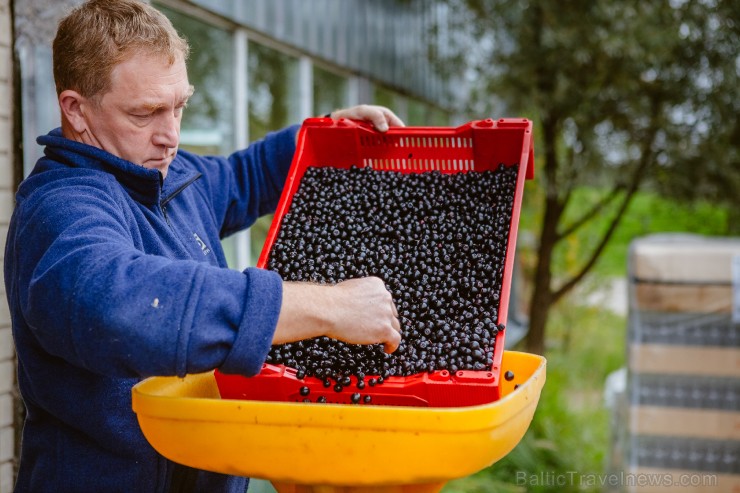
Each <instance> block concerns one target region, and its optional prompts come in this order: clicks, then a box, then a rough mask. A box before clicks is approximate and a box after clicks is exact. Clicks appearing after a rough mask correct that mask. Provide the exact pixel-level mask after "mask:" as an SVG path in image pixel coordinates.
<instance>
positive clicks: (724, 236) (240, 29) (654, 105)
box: [0, 0, 740, 493]
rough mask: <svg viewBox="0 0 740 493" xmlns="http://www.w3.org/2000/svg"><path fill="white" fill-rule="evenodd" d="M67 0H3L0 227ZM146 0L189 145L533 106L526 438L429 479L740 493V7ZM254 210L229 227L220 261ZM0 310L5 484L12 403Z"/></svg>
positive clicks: (260, 228)
mask: <svg viewBox="0 0 740 493" xmlns="http://www.w3.org/2000/svg"><path fill="white" fill-rule="evenodd" d="M78 3H79V2H78V1H77V0H57V1H52V0H15V1H9V0H0V229H1V231H0V232H3V231H7V223H8V220H9V217H10V214H11V213H12V207H13V193H14V191H15V188H16V187H17V184H18V183H19V182H20V180H21V179H22V178H23V177H24V176H25V175H26V174H27V173H28V172H29V171H30V169H31V168H32V167H33V165H34V163H35V161H36V160H37V159H38V157H39V156H40V153H41V149H40V148H39V147H38V146H37V145H36V144H35V139H36V137H37V136H38V135H40V134H43V133H46V132H48V131H49V130H50V129H52V128H54V127H57V126H58V125H59V114H58V108H57V103H56V95H55V90H54V84H53V78H52V75H51V48H50V46H51V40H52V39H53V36H54V33H55V30H56V24H57V22H58V20H59V19H60V17H61V16H62V15H63V14H64V13H65V12H66V11H67V9H68V8H70V7H71V6H74V5H76V4H78ZM151 3H152V4H153V5H154V6H155V7H156V8H158V9H160V10H161V11H162V12H164V13H165V14H166V15H167V16H168V17H169V18H170V19H171V20H172V22H173V24H174V25H175V27H176V28H177V29H178V31H179V32H181V33H182V34H183V35H184V36H185V37H186V38H188V40H189V41H190V44H191V49H192V51H191V58H190V60H189V64H188V69H189V76H190V79H191V83H193V84H194V85H195V87H196V92H195V95H194V96H193V98H192V100H191V102H190V104H189V106H188V109H187V111H186V112H185V116H184V119H183V124H182V135H181V137H182V146H183V147H184V148H187V149H189V150H194V151H196V152H200V153H206V154H207V153H218V154H225V153H229V152H232V151H234V150H236V149H239V148H242V147H245V146H246V145H248V144H249V143H250V142H252V141H254V140H257V139H259V138H261V137H263V136H264V135H265V134H266V133H267V132H269V131H271V130H277V129H279V128H282V127H284V126H286V125H288V124H291V123H296V122H300V121H301V120H302V119H304V118H307V117H310V116H317V115H322V114H325V113H328V112H330V111H332V110H333V109H337V108H340V107H346V106H350V105H354V104H359V103H375V104H383V105H386V106H388V107H390V108H392V109H393V110H394V111H395V112H396V113H397V114H398V115H399V116H400V117H401V118H402V119H403V120H404V121H405V122H406V124H407V125H418V126H456V125H460V124H463V123H465V122H467V121H470V120H478V119H484V118H494V119H495V118H500V117H525V118H529V119H531V120H532V121H533V122H534V126H535V132H534V134H535V169H536V171H535V180H533V181H531V182H528V183H527V185H526V189H525V193H524V201H523V209H522V214H521V222H520V224H519V244H518V248H517V250H518V251H517V268H516V272H515V281H514V285H513V287H512V290H513V292H512V300H511V303H512V306H511V307H510V310H509V312H510V315H509V318H510V324H511V329H512V330H511V331H510V332H508V337H507V348H508V349H521V350H525V351H529V352H535V353H538V354H544V355H545V356H546V357H547V358H548V377H547V384H546V386H545V389H544V391H543V395H542V398H541V401H540V405H539V407H538V410H537V413H536V415H535V418H534V421H533V423H532V426H531V427H530V430H529V432H528V433H527V435H526V436H525V438H524V440H523V441H522V443H520V445H519V446H518V447H517V448H516V449H515V450H514V451H513V452H512V453H511V454H510V455H509V456H507V457H506V458H505V459H503V460H502V461H501V462H499V463H497V464H495V465H494V466H493V467H491V468H489V469H486V470H483V471H481V472H480V473H478V474H476V475H474V476H471V477H469V478H464V479H460V480H458V481H454V482H452V483H450V484H448V486H447V487H446V488H445V490H444V491H445V492H449V493H452V492H455V493H462V492H493V491H503V492H508V491H511V492H514V491H517V492H519V491H522V492H523V491H594V492H596V491H683V492H693V491H696V492H699V491H727V492H730V491H735V492H737V491H740V459H739V458H738V457H739V454H740V405H739V404H738V402H739V401H738V394H739V393H740V336H739V333H740V325H739V324H740V159H739V154H738V144H739V143H740V128H739V127H738V113H739V112H740V98H738V74H739V73H740V2H736V1H735V2H733V1H730V0H703V1H698V0H695V1H692V0H670V1H669V0H654V1H653V0H651V1H634V2H618V1H614V0H589V1H582V0H576V1H571V2H546V1H536V0H532V1H521V2H504V1H497V0H477V1H476V0H469V1H465V0H372V1H369V0H364V1H363V0H189V1H186V0H162V1H152V2H151ZM269 222H270V218H269V217H268V218H264V219H263V220H261V221H260V222H258V223H257V224H256V225H255V226H254V227H253V228H252V229H251V230H250V231H249V232H246V233H243V234H239V235H235V236H234V237H231V238H227V239H225V240H224V246H225V249H226V251H227V256H228V258H229V263H230V266H231V267H233V268H236V269H243V268H244V267H246V266H249V265H254V263H255V262H256V259H257V257H258V255H259V252H260V250H261V247H262V243H263V241H264V237H265V234H266V231H267V227H268V226H269ZM2 238H3V239H4V238H5V234H4V233H3V234H2ZM733 266H735V267H734V270H733ZM2 299H3V300H4V299H5V297H4V296H3V297H2ZM2 304H3V307H2V310H0V440H1V443H0V492H9V491H11V490H12V484H13V478H14V471H15V467H16V463H15V457H17V447H18V439H19V434H20V427H21V426H22V420H23V409H22V404H21V403H20V400H19V398H18V395H17V391H16V389H15V363H14V355H13V349H12V337H11V334H10V326H9V315H8V309H7V306H6V305H5V303H4V302H3V303H2ZM389 460H391V459H389ZM625 474H626V476H625ZM630 474H631V475H633V476H629V475H630ZM640 474H667V475H670V477H671V478H672V480H673V481H674V483H673V486H674V487H673V488H668V489H666V487H665V486H664V485H663V486H655V485H638V484H630V483H636V482H637V479H638V478H640V477H647V476H639V475H640ZM684 476H685V477H686V478H687V481H686V482H687V483H697V484H680V485H679V484H678V483H679V482H680V481H681V478H683V477H684ZM612 479H613V481H612ZM612 483H613V484H612ZM654 486H655V487H654ZM677 486H680V487H677ZM251 491H270V487H269V485H268V484H266V483H264V482H254V484H253V486H252V487H251V488H250V492H251Z"/></svg>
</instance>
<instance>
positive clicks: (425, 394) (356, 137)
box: [215, 118, 534, 407]
mask: <svg viewBox="0 0 740 493" xmlns="http://www.w3.org/2000/svg"><path fill="white" fill-rule="evenodd" d="M501 163H503V164H504V165H507V166H508V165H515V164H519V172H518V175H517V183H516V191H515V195H514V205H513V210H512V219H511V225H510V228H509V239H508V244H507V248H506V261H505V265H504V272H503V279H502V285H501V297H500V301H499V309H498V321H497V323H503V324H506V320H507V312H508V304H509V292H510V288H511V275H512V270H513V264H514V253H515V247H516V237H517V228H518V224H519V212H520V210H521V203H522V195H523V192H524V181H525V179H531V178H533V177H534V146H533V141H532V122H530V121H529V120H527V119H522V118H505V119H499V120H491V119H487V120H479V121H473V122H469V123H467V124H465V125H462V126H459V127H457V128H449V127H405V128H391V129H390V130H388V131H387V132H385V133H380V132H377V131H375V130H374V129H373V128H371V127H370V126H368V125H366V124H364V123H358V122H355V121H351V120H344V119H340V120H337V121H334V120H331V119H328V118H309V119H307V120H305V121H304V123H303V126H302V127H301V130H300V132H299V135H298V145H297V149H296V153H295V156H294V158H293V163H292V165H291V169H290V171H289V173H288V178H287V181H286V183H285V188H284V190H283V194H282V197H281V199H280V203H279V204H278V207H277V210H276V212H275V217H274V219H273V222H272V225H271V227H270V230H269V231H268V234H267V240H266V242H265V246H264V248H263V250H262V254H261V255H260V258H259V261H258V262H257V267H260V268H264V267H265V266H266V265H267V262H268V258H269V254H270V250H271V249H272V246H273V244H274V242H275V239H276V238H277V235H278V232H279V229H280V223H281V221H282V218H283V216H284V215H285V213H287V212H288V210H289V209H290V204H291V201H292V198H293V194H294V193H295V192H296V190H297V189H298V186H299V184H300V181H301V178H302V177H303V174H304V172H305V171H306V168H308V167H310V166H316V167H324V166H331V167H335V168H350V167H352V166H371V167H372V168H374V169H376V170H381V171H384V170H388V171H400V172H402V173H423V172H428V171H440V172H441V173H466V172H481V171H487V170H494V169H496V168H497V167H498V166H499V164H501ZM505 334H506V331H502V332H499V334H498V335H497V336H496V341H495V347H494V354H493V365H492V367H491V368H490V369H489V370H484V371H458V372H456V373H455V374H454V375H451V374H450V372H448V371H446V370H442V371H435V372H433V373H419V374H416V375H411V376H407V377H389V378H387V379H385V381H384V383H383V384H381V385H376V386H374V387H371V386H369V385H366V386H365V388H364V389H362V390H358V389H357V387H356V380H355V378H354V377H353V378H352V384H351V385H349V386H346V387H345V388H344V390H343V391H342V392H334V390H333V388H332V387H329V388H325V387H324V386H323V382H322V380H320V379H318V378H315V377H306V378H304V379H301V380H299V379H298V378H296V370H295V369H293V368H288V367H285V366H284V365H272V364H265V365H264V366H263V369H262V371H261V373H260V374H259V375H257V376H255V377H251V378H247V377H243V376H239V375H227V374H224V373H221V372H219V371H218V370H217V371H216V373H215V376H216V382H217V384H218V388H219V391H220V393H221V396H222V397H223V398H225V399H251V400H269V401H297V402H300V401H303V400H304V399H305V398H304V397H303V396H301V395H300V393H299V390H300V388H301V387H308V388H309V389H310V394H309V397H310V399H311V401H313V402H315V401H316V399H317V398H318V397H319V396H324V397H325V398H326V400H327V402H329V403H342V404H349V403H350V396H351V395H352V393H354V392H359V393H360V394H361V395H363V396H365V395H370V396H371V399H372V400H371V403H372V404H381V405H396V406H421V407H454V406H471V405H477V404H483V403H487V402H492V401H495V400H497V399H498V398H499V395H500V394H499V378H500V375H499V374H500V368H501V357H502V355H503V352H504V337H505ZM371 377H372V375H368V376H366V377H365V383H367V382H368V381H369V379H370V378H371Z"/></svg>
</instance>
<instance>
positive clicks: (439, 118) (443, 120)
mask: <svg viewBox="0 0 740 493" xmlns="http://www.w3.org/2000/svg"><path fill="white" fill-rule="evenodd" d="M428 115H429V116H428V117H427V120H428V121H429V123H428V124H429V125H432V126H435V127H446V126H448V125H449V124H450V117H449V115H448V114H447V113H446V112H445V111H444V110H441V109H439V108H435V107H433V106H430V107H429V112H428Z"/></svg>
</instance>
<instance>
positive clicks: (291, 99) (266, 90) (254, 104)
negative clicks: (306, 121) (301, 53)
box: [248, 42, 300, 262]
mask: <svg viewBox="0 0 740 493" xmlns="http://www.w3.org/2000/svg"><path fill="white" fill-rule="evenodd" d="M299 97H300V91H299V80H298V60H297V59H296V58H293V57H291V56H288V55H285V54H283V53H280V52H278V51H275V50H273V49H270V48H267V47H266V46H263V45H260V44H257V43H254V42H250V43H249V95H248V98H249V138H250V139H251V140H252V141H255V140H259V139H261V138H262V137H264V136H265V135H266V134H267V133H268V132H270V131H273V130H279V129H281V128H284V127H286V126H287V125H290V124H292V123H296V122H298V121H300V115H299V113H298V112H299V109H300V104H299V101H298V98H299ZM271 222H272V215H269V216H265V217H262V218H260V219H259V220H258V221H257V222H256V223H254V225H253V226H252V227H251V228H250V235H251V249H252V251H251V252H250V253H251V258H252V260H253V262H255V261H256V259H258V258H259V254H260V252H261V251H262V246H263V245H264V243H265V237H266V236H267V230H268V229H269V227H270V223H271Z"/></svg>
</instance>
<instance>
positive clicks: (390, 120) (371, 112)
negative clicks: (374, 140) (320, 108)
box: [331, 104, 405, 132]
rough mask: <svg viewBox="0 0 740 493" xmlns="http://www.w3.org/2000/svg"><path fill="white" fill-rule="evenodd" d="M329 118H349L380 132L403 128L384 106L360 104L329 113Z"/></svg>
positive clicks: (398, 120)
mask: <svg viewBox="0 0 740 493" xmlns="http://www.w3.org/2000/svg"><path fill="white" fill-rule="evenodd" d="M331 118H333V119H338V118H349V119H352V120H361V121H366V122H369V123H372V124H373V126H375V128H376V129H378V130H379V131H380V132H385V131H386V130H388V128H389V127H404V126H405V125H404V123H403V122H402V121H401V119H400V118H398V117H397V116H396V114H395V113H393V112H392V111H391V110H389V109H388V108H386V107H385V106H376V105H372V104H361V105H359V106H353V107H351V108H346V109H342V110H334V111H332V112H331Z"/></svg>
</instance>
